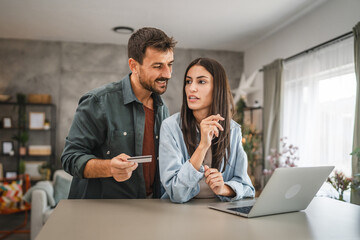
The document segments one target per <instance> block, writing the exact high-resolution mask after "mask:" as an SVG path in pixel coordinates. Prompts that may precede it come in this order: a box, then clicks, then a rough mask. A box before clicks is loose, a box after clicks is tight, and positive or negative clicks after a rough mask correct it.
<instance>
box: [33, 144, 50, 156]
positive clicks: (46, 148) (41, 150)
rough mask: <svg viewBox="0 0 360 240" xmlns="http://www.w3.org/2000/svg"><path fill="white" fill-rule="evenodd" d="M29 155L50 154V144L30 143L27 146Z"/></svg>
mask: <svg viewBox="0 0 360 240" xmlns="http://www.w3.org/2000/svg"><path fill="white" fill-rule="evenodd" d="M29 155H30V156H50V155H51V146H50V145H30V146H29Z"/></svg>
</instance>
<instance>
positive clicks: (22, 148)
mask: <svg viewBox="0 0 360 240" xmlns="http://www.w3.org/2000/svg"><path fill="white" fill-rule="evenodd" d="M13 139H14V140H16V141H17V142H18V143H19V155H20V156H25V155H26V143H27V141H28V140H29V133H28V132H27V131H25V130H23V131H21V130H19V133H18V134H17V135H15V136H13Z"/></svg>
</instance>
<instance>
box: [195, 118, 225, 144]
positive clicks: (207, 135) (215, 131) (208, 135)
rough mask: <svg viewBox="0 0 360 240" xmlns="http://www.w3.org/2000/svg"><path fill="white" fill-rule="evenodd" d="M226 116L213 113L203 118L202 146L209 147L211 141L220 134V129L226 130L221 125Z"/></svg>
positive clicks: (201, 124) (201, 125) (201, 127)
mask: <svg viewBox="0 0 360 240" xmlns="http://www.w3.org/2000/svg"><path fill="white" fill-rule="evenodd" d="M223 120H224V118H223V117H221V116H220V114H217V115H211V116H209V117H207V118H205V119H203V120H202V121H201V123H200V133H201V139H200V144H199V145H201V146H202V147H204V148H206V149H208V148H209V147H210V146H211V141H212V140H213V138H214V137H218V136H219V130H220V131H224V128H223V127H222V126H221V125H220V123H219V121H223Z"/></svg>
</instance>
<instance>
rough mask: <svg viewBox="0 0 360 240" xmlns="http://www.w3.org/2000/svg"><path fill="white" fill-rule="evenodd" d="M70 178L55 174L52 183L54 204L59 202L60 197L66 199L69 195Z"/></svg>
mask: <svg viewBox="0 0 360 240" xmlns="http://www.w3.org/2000/svg"><path fill="white" fill-rule="evenodd" d="M70 185H71V180H69V179H66V178H63V177H60V176H56V178H55V183H54V198H55V202H56V204H58V203H59V201H60V200H61V199H67V198H68V196H69V191H70Z"/></svg>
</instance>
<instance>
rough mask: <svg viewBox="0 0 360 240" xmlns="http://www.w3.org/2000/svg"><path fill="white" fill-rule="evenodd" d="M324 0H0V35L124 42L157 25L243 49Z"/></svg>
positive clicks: (182, 39) (209, 45)
mask: <svg viewBox="0 0 360 240" xmlns="http://www.w3.org/2000/svg"><path fill="white" fill-rule="evenodd" d="M326 1H327V0H222V1H220V0H126V1H125V0H75V1H74V0H0V38H17V39H36V40H50V41H74V42H90V43H112V44H127V40H128V38H129V35H126V34H125V35H124V34H117V33H114V32H113V31H112V28H113V27H115V26H119V25H121V26H129V27H132V28H134V29H139V28H141V27H144V26H152V27H157V28H160V29H162V30H164V31H165V32H166V33H167V34H168V35H170V36H173V37H174V38H175V39H176V40H177V41H178V44H177V47H181V48H193V49H211V50H229V51H245V50H246V49H248V48H249V47H251V46H252V45H253V44H256V43H258V42H259V41H261V40H262V39H264V38H266V37H268V36H270V35H271V34H273V33H275V32H276V31H278V30H280V29H282V28H283V27H285V26H287V25H288V24H290V23H292V22H293V21H295V20H296V19H298V18H300V17H302V16H304V15H305V14H306V13H308V12H310V11H312V10H313V9H314V8H316V7H318V6H319V5H321V4H323V3H324V2H326Z"/></svg>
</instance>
